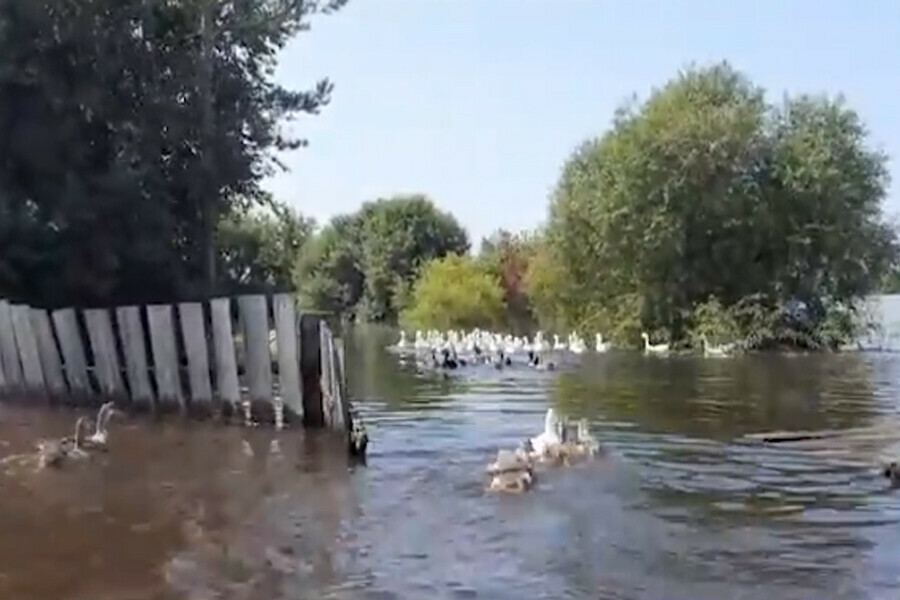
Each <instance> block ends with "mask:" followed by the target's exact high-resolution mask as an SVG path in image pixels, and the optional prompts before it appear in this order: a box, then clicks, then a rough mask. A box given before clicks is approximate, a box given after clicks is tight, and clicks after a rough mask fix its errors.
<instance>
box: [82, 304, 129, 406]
mask: <svg viewBox="0 0 900 600" xmlns="http://www.w3.org/2000/svg"><path fill="white" fill-rule="evenodd" d="M84 321H85V325H86V326H87V330H88V339H89V341H90V343H91V353H92V354H93V355H94V373H95V374H96V376H97V383H98V384H99V386H100V393H101V394H103V395H104V396H106V397H109V398H116V397H122V396H124V395H125V385H124V383H123V382H122V370H121V367H119V356H118V354H117V353H116V338H115V336H114V335H113V328H112V320H111V319H110V316H109V311H108V310H106V309H105V308H93V309H90V310H86V311H84Z"/></svg>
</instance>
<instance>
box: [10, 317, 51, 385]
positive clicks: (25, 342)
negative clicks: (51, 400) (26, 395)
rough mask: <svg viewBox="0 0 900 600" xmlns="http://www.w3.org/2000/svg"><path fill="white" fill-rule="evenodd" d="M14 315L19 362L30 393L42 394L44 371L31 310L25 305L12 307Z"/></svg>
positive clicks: (13, 322)
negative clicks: (32, 323)
mask: <svg viewBox="0 0 900 600" xmlns="http://www.w3.org/2000/svg"><path fill="white" fill-rule="evenodd" d="M10 311H11V313H12V324H13V333H14V334H15V338H16V347H17V348H18V349H19V360H20V361H21V363H22V376H23V378H24V380H25V387H26V389H27V390H28V391H29V392H35V393H41V392H44V391H45V390H46V388H45V387H44V370H43V369H42V368H41V355H40V353H39V352H38V345H37V338H36V337H35V335H34V329H32V327H31V308H30V307H28V306H25V305H24V304H13V305H11V306H10Z"/></svg>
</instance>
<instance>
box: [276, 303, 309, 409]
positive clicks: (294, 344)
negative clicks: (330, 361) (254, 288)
mask: <svg viewBox="0 0 900 600" xmlns="http://www.w3.org/2000/svg"><path fill="white" fill-rule="evenodd" d="M272 304H273V308H274V313H275V330H276V334H277V340H278V343H277V347H278V348H277V349H278V391H279V393H280V394H281V398H282V400H283V401H284V404H285V406H287V407H288V408H289V409H290V410H291V412H293V413H294V414H296V415H302V414H303V391H302V388H301V387H300V356H299V352H298V349H299V348H298V340H299V334H298V329H297V315H296V312H295V310H294V299H293V297H291V295H290V294H276V295H275V296H274V297H273V298H272Z"/></svg>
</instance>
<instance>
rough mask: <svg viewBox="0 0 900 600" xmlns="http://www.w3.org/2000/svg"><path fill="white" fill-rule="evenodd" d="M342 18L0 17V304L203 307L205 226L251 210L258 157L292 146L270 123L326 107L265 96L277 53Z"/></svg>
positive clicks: (141, 2)
mask: <svg viewBox="0 0 900 600" xmlns="http://www.w3.org/2000/svg"><path fill="white" fill-rule="evenodd" d="M344 2H345V0H331V1H328V2H324V1H323V2H316V1H310V0H254V1H250V0H228V1H226V0H60V1H58V2H34V1H32V0H4V2H2V3H0V156H2V157H3V158H4V160H3V161H2V162H0V203H2V207H0V214H2V215H3V216H4V219H6V218H8V219H9V220H6V221H4V223H3V224H2V225H0V227H2V228H3V229H4V231H3V233H5V234H8V236H4V237H3V241H0V293H3V294H6V295H10V296H13V297H16V298H21V299H23V300H28V301H29V302H32V303H34V304H68V303H78V304H84V303H90V304H98V303H115V302H125V301H147V300H152V299H165V300H171V299H173V298H176V297H184V296H190V295H199V294H203V293H208V292H209V291H210V287H209V284H210V282H212V281H213V280H214V279H213V276H214V274H215V269H214V265H215V261H216V242H215V235H214V233H215V231H216V228H217V225H218V222H219V220H220V217H221V216H222V215H226V214H228V213H229V211H230V210H231V208H232V206H233V204H235V202H237V199H238V198H240V199H245V200H248V201H250V202H255V201H256V199H257V198H258V197H259V195H260V187H259V184H260V181H261V180H262V178H263V177H265V176H266V175H267V174H269V173H271V172H272V170H273V169H275V168H278V167H279V165H278V163H277V161H276V160H275V158H274V155H273V154H272V152H273V151H274V150H276V149H290V148H298V147H300V146H302V145H303V144H304V142H303V140H298V139H292V138H290V137H289V136H286V135H285V134H284V133H283V131H282V129H281V123H283V122H284V121H285V120H286V119H289V118H291V117H292V116H295V115H298V114H301V113H316V112H317V111H318V110H319V109H320V108H321V107H322V106H324V105H325V104H327V102H328V100H329V97H330V93H331V91H332V85H331V83H330V82H328V81H327V80H322V81H320V82H319V83H317V84H316V85H315V87H314V88H313V89H312V90H309V91H300V92H297V91H292V90H288V89H285V88H283V87H282V86H279V85H277V84H275V83H274V82H273V79H272V76H273V72H274V66H275V59H276V55H277V52H278V51H279V50H280V49H281V48H282V47H283V46H284V44H285V43H286V42H287V41H288V40H289V39H290V38H291V37H292V36H293V35H295V34H296V33H298V32H300V31H303V30H305V29H306V28H308V26H309V17H310V16H312V15H313V14H315V13H319V12H331V11H333V10H335V9H337V8H339V7H340V6H341V5H343V4H344ZM6 240H20V241H21V243H24V244H25V247H24V248H22V247H16V248H10V247H9V244H8V243H5V242H6ZM204 282H205V285H204Z"/></svg>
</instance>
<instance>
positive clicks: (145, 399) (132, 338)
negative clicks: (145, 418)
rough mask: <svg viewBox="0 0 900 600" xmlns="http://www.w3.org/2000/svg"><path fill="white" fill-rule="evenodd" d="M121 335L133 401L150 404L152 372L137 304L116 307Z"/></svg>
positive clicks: (151, 400) (151, 401) (145, 404)
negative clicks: (149, 366)
mask: <svg viewBox="0 0 900 600" xmlns="http://www.w3.org/2000/svg"><path fill="white" fill-rule="evenodd" d="M116 322H117V323H118V325H119V337H120V339H121V341H122V350H123V352H124V354H125V372H126V374H127V375H128V386H129V387H130V388H131V401H132V402H134V403H135V404H139V405H143V406H148V405H150V404H152V403H153V388H151V387H150V372H149V368H148V365H147V346H146V341H145V339H146V338H145V337H144V325H143V323H141V309H140V308H139V307H137V306H120V307H118V308H117V309H116Z"/></svg>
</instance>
